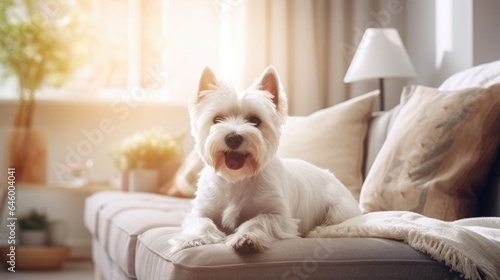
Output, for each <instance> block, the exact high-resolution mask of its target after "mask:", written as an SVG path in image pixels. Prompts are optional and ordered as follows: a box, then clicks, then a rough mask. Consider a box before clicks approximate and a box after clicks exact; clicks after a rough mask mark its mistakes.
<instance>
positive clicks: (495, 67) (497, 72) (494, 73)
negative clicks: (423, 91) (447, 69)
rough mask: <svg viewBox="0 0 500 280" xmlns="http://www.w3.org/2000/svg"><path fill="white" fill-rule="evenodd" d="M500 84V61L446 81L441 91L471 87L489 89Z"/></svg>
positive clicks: (479, 66)
mask: <svg viewBox="0 0 500 280" xmlns="http://www.w3.org/2000/svg"><path fill="white" fill-rule="evenodd" d="M497 83H500V60H497V61H493V62H490V63H485V64H481V65H477V66H474V67H472V68H469V69H466V70H463V71H460V72H458V73H455V74H453V75H452V76H450V77H449V78H448V79H446V80H445V81H444V82H443V83H442V84H441V86H440V87H439V89H440V90H457V89H464V88H470V87H489V86H491V85H493V84H497Z"/></svg>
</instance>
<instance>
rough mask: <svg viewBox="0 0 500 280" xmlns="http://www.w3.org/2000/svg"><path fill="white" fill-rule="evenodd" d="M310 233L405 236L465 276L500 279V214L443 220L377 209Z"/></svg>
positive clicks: (405, 239) (424, 251)
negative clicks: (499, 215)
mask: <svg viewBox="0 0 500 280" xmlns="http://www.w3.org/2000/svg"><path fill="white" fill-rule="evenodd" d="M308 237H383V238H391V239H397V240H403V241H404V242H405V243H407V244H409V245H410V246H411V247H413V248H414V249H416V250H418V251H420V252H423V253H426V254H429V255H430V256H431V257H432V258H433V259H436V260H438V261H444V262H445V263H446V264H447V265H448V266H450V267H451V268H452V269H453V270H456V271H458V272H460V273H461V274H462V275H461V277H464V278H466V279H482V278H481V277H484V278H486V279H492V280H493V279H500V218H470V219H462V220H458V221H454V222H443V221H441V220H437V219H432V218H428V217H424V216H422V215H420V214H416V213H412V212H405V211H387V212H373V213H368V214H365V215H362V216H358V217H354V218H352V219H349V220H347V221H345V222H343V223H341V224H338V225H333V226H327V227H323V228H319V227H318V228H317V229H316V230H314V231H312V232H310V233H309V235H308ZM484 278H483V279H484Z"/></svg>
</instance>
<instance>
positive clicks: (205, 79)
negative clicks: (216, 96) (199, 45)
mask: <svg viewBox="0 0 500 280" xmlns="http://www.w3.org/2000/svg"><path fill="white" fill-rule="evenodd" d="M217 84H218V82H217V77H216V76H215V74H214V71H212V69H210V67H208V66H205V69H203V73H201V78H200V84H199V85H198V94H197V100H198V101H199V100H200V99H201V98H203V96H205V94H204V93H203V92H206V91H207V90H212V89H214V86H217Z"/></svg>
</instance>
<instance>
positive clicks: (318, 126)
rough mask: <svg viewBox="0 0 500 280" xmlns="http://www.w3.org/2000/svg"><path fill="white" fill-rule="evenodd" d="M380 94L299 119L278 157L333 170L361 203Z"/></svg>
mask: <svg viewBox="0 0 500 280" xmlns="http://www.w3.org/2000/svg"><path fill="white" fill-rule="evenodd" d="M378 94H379V91H378V90H376V91H372V92H369V93H366V94H364V95H361V96H358V97H356V98H352V99H350V100H347V101H345V102H342V103H340V104H337V105H335V106H332V107H330V108H326V109H323V110H320V111H317V112H315V113H313V114H311V115H309V116H307V117H296V118H295V119H294V121H293V122H290V123H289V124H287V125H286V126H285V127H284V129H283V133H282V136H281V143H280V147H279V149H278V155H279V156H281V157H282V158H298V159H302V160H305V161H308V162H309V163H312V164H314V165H316V166H319V167H321V168H324V169H328V170H330V171H331V172H333V173H334V174H335V176H336V177H337V178H338V179H339V180H340V181H341V182H342V183H343V184H344V185H345V186H346V187H347V188H348V189H349V190H350V191H351V193H352V194H353V195H354V197H355V198H356V199H359V193H360V191H361V186H362V184H363V173H362V168H363V159H364V141H365V136H366V131H367V127H368V120H369V118H370V117H371V114H372V110H373V103H374V101H375V99H376V98H377V96H378Z"/></svg>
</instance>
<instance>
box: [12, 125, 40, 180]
mask: <svg viewBox="0 0 500 280" xmlns="http://www.w3.org/2000/svg"><path fill="white" fill-rule="evenodd" d="M4 136H5V138H4V139H6V141H5V147H4V149H5V157H4V166H6V167H9V168H15V171H16V173H15V177H16V182H29V183H37V184H45V181H46V176H47V140H46V135H45V132H44V131H40V130H38V129H34V128H26V127H14V128H10V129H7V130H6V132H5V135H4Z"/></svg>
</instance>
